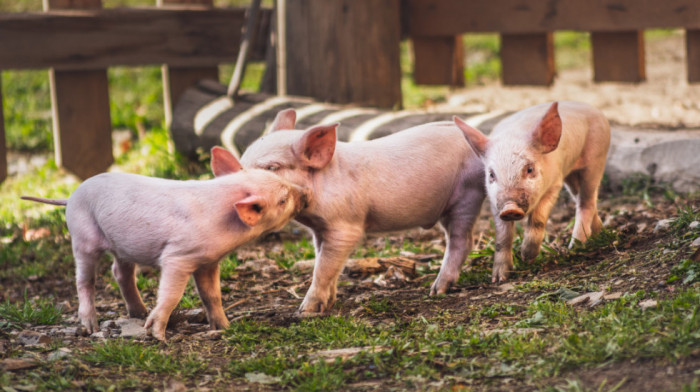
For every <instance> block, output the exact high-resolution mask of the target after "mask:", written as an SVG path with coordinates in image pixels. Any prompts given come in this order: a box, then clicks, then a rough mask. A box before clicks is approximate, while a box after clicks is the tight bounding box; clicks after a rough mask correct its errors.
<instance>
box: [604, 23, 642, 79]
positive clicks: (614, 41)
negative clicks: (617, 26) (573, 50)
mask: <svg viewBox="0 0 700 392" xmlns="http://www.w3.org/2000/svg"><path fill="white" fill-rule="evenodd" d="M591 43H592V46H593V80H595V81H596V82H630V83H637V82H641V81H643V80H645V79H646V71H645V69H646V68H645V64H644V33H643V32H642V31H628V32H615V33H609V32H605V33H603V32H592V33H591Z"/></svg>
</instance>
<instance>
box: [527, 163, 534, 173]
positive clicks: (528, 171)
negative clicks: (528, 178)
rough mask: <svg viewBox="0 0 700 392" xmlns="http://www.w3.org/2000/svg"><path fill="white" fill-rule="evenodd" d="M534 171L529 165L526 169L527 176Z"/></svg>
mask: <svg viewBox="0 0 700 392" xmlns="http://www.w3.org/2000/svg"><path fill="white" fill-rule="evenodd" d="M534 171H535V167H534V166H532V165H529V166H528V167H527V174H532V173H533V172H534Z"/></svg>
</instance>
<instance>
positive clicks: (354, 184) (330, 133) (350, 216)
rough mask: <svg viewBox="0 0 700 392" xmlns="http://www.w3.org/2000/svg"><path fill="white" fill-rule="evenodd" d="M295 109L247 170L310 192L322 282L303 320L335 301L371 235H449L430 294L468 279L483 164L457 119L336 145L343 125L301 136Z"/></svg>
mask: <svg viewBox="0 0 700 392" xmlns="http://www.w3.org/2000/svg"><path fill="white" fill-rule="evenodd" d="M295 122H296V112H295V111H294V110H292V109H288V110H284V111H281V112H280V113H278V115H277V117H276V119H275V121H274V123H273V124H272V126H271V129H272V130H273V131H272V133H270V134H268V135H266V136H264V137H262V138H260V139H258V140H256V141H255V142H254V143H253V144H252V145H250V147H248V149H246V151H245V153H244V154H243V156H242V157H241V164H242V165H243V166H244V167H247V168H259V169H266V170H270V171H274V172H275V173H277V174H279V175H280V176H281V177H283V178H284V179H286V180H288V181H290V182H292V183H294V184H296V185H300V186H302V187H304V188H306V189H310V191H311V195H310V202H309V206H308V207H307V208H306V209H304V210H303V211H301V212H300V214H299V215H298V216H297V217H296V218H295V219H296V220H297V221H298V222H300V223H301V224H303V225H305V226H307V227H308V228H310V229H311V232H312V234H313V237H314V248H315V250H316V264H315V267H314V272H313V280H312V283H311V286H310V287H309V290H308V291H307V293H306V297H305V298H304V300H303V302H302V304H301V307H300V309H299V315H301V316H306V315H312V314H315V313H323V312H324V311H326V310H328V309H330V307H331V306H332V305H333V303H334V302H335V298H336V288H337V282H338V277H339V276H340V273H341V271H342V269H343V266H344V265H345V261H346V260H347V258H348V256H349V255H350V253H351V252H352V251H353V249H354V248H355V246H356V245H357V243H358V242H359V241H360V240H361V239H362V237H363V236H364V234H365V232H387V231H396V230H404V229H409V228H414V227H419V226H420V227H424V228H429V227H432V226H433V225H434V224H436V223H438V222H439V223H441V224H442V227H443V228H445V232H446V239H447V251H446V252H445V256H444V259H443V264H442V267H441V269H440V273H439V275H438V277H437V279H436V281H435V282H434V283H433V285H432V288H431V292H434V293H444V292H445V291H447V289H448V288H449V286H450V285H451V284H452V283H454V282H456V281H457V278H459V271H460V267H461V265H462V263H463V262H464V260H465V259H466V258H467V255H468V254H469V251H470V250H471V248H472V245H473V244H472V228H473V225H474V222H475V220H476V219H477V218H478V215H479V211H480V209H481V205H482V203H483V200H484V198H485V189H484V176H483V164H482V163H481V160H480V159H479V158H478V157H477V155H476V154H475V153H474V152H473V151H472V149H471V148H470V147H469V145H468V144H467V142H466V140H465V138H464V135H463V134H462V132H461V131H460V130H459V129H458V128H457V127H456V126H455V125H454V124H453V123H452V122H436V123H430V124H425V125H420V126H416V127H413V128H410V129H407V130H403V131H400V132H397V133H394V134H392V135H389V136H385V137H382V138H379V139H374V140H370V141H358V142H351V143H343V142H337V141H336V129H337V126H338V124H334V125H319V126H315V127H312V128H309V129H308V130H306V131H295V130H293V129H294V125H295Z"/></svg>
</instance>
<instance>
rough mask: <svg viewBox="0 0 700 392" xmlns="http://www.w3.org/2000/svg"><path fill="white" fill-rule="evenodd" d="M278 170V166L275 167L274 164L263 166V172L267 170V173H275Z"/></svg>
mask: <svg viewBox="0 0 700 392" xmlns="http://www.w3.org/2000/svg"><path fill="white" fill-rule="evenodd" d="M279 169H280V166H279V165H275V164H272V165H267V166H265V170H269V171H277V170H279Z"/></svg>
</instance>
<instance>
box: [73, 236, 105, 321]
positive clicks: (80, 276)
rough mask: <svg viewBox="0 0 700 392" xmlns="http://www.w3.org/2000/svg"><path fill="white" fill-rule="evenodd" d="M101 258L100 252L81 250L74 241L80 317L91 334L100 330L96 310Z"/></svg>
mask: <svg viewBox="0 0 700 392" xmlns="http://www.w3.org/2000/svg"><path fill="white" fill-rule="evenodd" d="M100 256H101V253H99V252H95V251H85V250H82V249H80V246H79V245H77V244H75V241H74V243H73V257H74V258H75V269H76V271H75V278H76V286H77V288H78V302H79V305H78V317H79V318H80V323H81V324H82V325H83V326H84V327H85V329H86V330H87V332H88V333H89V334H92V333H94V332H97V331H99V330H100V327H99V325H98V324H97V311H96V310H95V267H96V266H97V262H98V260H99V259H100Z"/></svg>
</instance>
